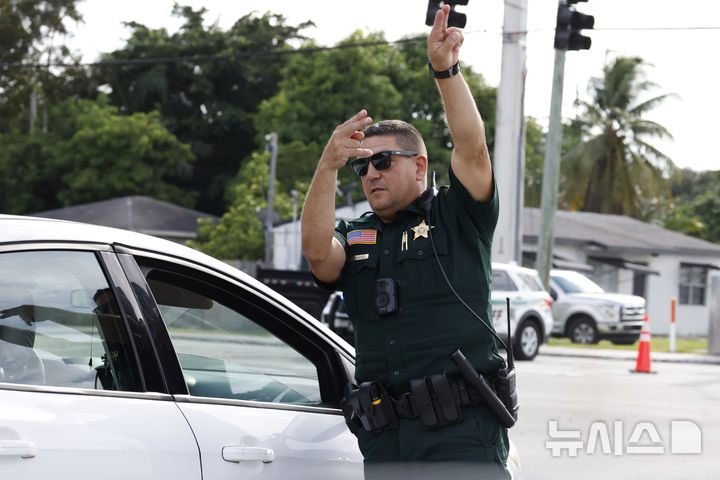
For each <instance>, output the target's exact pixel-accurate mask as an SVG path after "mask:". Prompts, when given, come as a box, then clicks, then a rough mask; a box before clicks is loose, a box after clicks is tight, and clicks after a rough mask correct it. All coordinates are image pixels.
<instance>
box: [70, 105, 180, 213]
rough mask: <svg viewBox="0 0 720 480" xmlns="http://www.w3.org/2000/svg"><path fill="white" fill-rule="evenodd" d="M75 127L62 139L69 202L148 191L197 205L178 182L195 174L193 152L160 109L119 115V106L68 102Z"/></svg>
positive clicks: (164, 198)
mask: <svg viewBox="0 0 720 480" xmlns="http://www.w3.org/2000/svg"><path fill="white" fill-rule="evenodd" d="M66 105H67V106H68V107H69V109H70V110H74V114H73V115H72V117H73V119H74V122H73V123H74V126H75V128H74V131H73V132H72V134H71V135H70V136H68V137H67V138H64V139H62V140H60V141H58V143H57V145H56V155H57V158H56V161H57V162H58V164H59V165H61V166H62V167H63V170H64V172H65V173H64V174H63V175H62V180H63V184H64V186H65V188H64V189H63V191H61V192H59V194H58V198H59V200H60V202H61V203H62V204H63V205H74V204H78V203H86V202H92V201H98V200H104V199H109V198H113V197H116V196H121V195H148V196H151V197H154V198H157V199H159V200H165V201H168V202H172V203H177V204H180V205H184V206H192V205H193V204H194V198H193V196H192V194H190V193H188V192H185V191H183V190H182V189H181V188H179V187H177V186H176V185H174V184H173V183H175V182H173V181H172V180H174V179H176V178H177V177H182V176H183V175H187V174H188V173H189V168H190V166H191V163H192V161H193V155H192V152H191V151H190V148H189V146H188V145H185V144H183V143H181V142H180V141H179V140H178V139H177V138H176V137H175V136H174V135H173V134H171V133H170V132H169V131H168V130H167V128H165V126H164V125H163V123H162V121H161V119H160V115H159V114H158V113H157V112H150V113H142V112H138V113H134V114H132V115H119V114H118V113H117V108H116V107H112V106H109V105H103V104H102V103H95V102H91V101H88V100H80V101H73V100H70V101H68V102H66Z"/></svg>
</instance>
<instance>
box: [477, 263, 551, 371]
mask: <svg viewBox="0 0 720 480" xmlns="http://www.w3.org/2000/svg"><path fill="white" fill-rule="evenodd" d="M491 296H492V310H493V325H494V327H495V331H496V332H497V334H498V336H500V337H501V338H502V339H503V340H505V341H507V338H508V327H507V325H508V324H507V312H508V309H507V299H508V298H509V299H510V328H511V331H512V344H513V354H514V355H515V357H516V358H517V359H519V360H532V359H533V358H535V356H536V355H537V354H538V351H539V349H540V345H541V344H542V343H545V342H546V341H547V339H548V338H549V336H550V332H551V331H552V328H553V314H552V304H553V300H552V298H551V297H550V294H549V293H548V292H547V291H546V290H545V288H544V287H543V284H542V282H541V281H540V276H539V275H538V272H537V270H533V269H531V268H526V267H521V266H519V265H516V264H511V263H495V262H493V264H492V293H491Z"/></svg>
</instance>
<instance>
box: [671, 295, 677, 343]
mask: <svg viewBox="0 0 720 480" xmlns="http://www.w3.org/2000/svg"><path fill="white" fill-rule="evenodd" d="M675 305H676V302H675V299H674V298H673V299H672V300H670V351H671V352H675V335H676V330H675V328H676V327H675Z"/></svg>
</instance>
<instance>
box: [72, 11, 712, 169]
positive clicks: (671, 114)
mask: <svg viewBox="0 0 720 480" xmlns="http://www.w3.org/2000/svg"><path fill="white" fill-rule="evenodd" d="M506 1H512V0H506ZM173 3H174V2H173V0H142V1H141V0H124V1H122V2H108V1H105V0H83V1H81V2H80V3H79V4H78V7H79V10H80V12H81V13H82V15H83V17H84V23H80V24H71V25H69V27H70V29H71V30H72V31H73V35H74V38H72V39H71V41H70V45H71V47H72V48H73V49H74V50H79V51H81V52H82V53H83V59H84V60H85V61H94V60H96V59H97V57H98V55H99V54H100V53H101V52H108V51H112V50H115V49H117V48H121V47H122V46H123V45H124V43H125V40H127V38H128V37H129V31H128V30H127V29H125V28H124V27H123V25H122V22H124V21H136V22H139V23H142V24H145V25H147V26H148V27H151V28H160V27H164V28H166V29H167V30H168V31H170V32H174V31H175V30H177V28H178V27H179V25H180V24H181V22H180V21H179V20H178V19H176V18H173V17H172V16H171V15H170V13H171V10H172V5H173ZM178 3H180V4H182V5H191V6H193V8H199V7H201V6H204V7H205V8H207V9H208V12H209V13H208V14H207V15H206V19H207V20H208V22H209V23H213V22H217V23H218V24H219V25H220V27H222V28H223V29H226V28H228V27H229V26H230V25H232V24H233V23H234V21H235V20H236V19H237V18H239V17H241V16H243V15H245V14H247V13H250V12H252V11H255V12H259V13H264V12H266V11H270V12H272V13H281V14H283V15H285V17H286V18H287V19H288V23H290V24H293V25H294V24H298V23H300V22H303V21H306V20H312V21H313V22H314V23H315V24H316V27H315V28H311V29H308V30H306V31H305V32H304V33H305V34H306V35H307V36H309V37H311V38H314V39H316V41H317V42H318V43H319V44H321V45H327V46H331V45H334V44H335V43H336V42H338V41H339V40H342V39H344V38H345V37H347V36H348V35H349V34H350V33H351V32H352V31H354V30H356V29H361V30H363V31H364V32H368V31H373V32H377V31H381V32H384V33H385V36H386V38H387V40H390V41H393V40H397V39H399V38H401V37H402V36H405V35H409V34H413V33H427V32H428V31H429V27H426V26H425V25H424V22H425V11H426V9H427V2H426V1H425V0H389V1H385V2H361V1H350V0H332V1H320V2H304V1H299V0H263V1H260V2H250V1H247V0H240V1H228V0H203V1H198V0H185V1H180V2H178ZM504 3H505V2H503V1H502V0H469V4H468V5H467V6H464V7H458V11H462V12H464V13H466V14H467V17H468V21H467V26H466V27H465V39H466V40H465V44H464V46H463V49H462V51H461V54H460V58H461V61H462V63H468V64H471V65H472V66H473V69H474V70H475V71H477V72H480V73H482V74H483V75H484V76H485V78H486V79H487V81H488V83H489V84H490V85H493V86H497V85H498V84H499V82H500V66H501V65H500V59H501V53H502V37H501V31H502V24H503V11H504ZM528 3H529V6H528V19H527V23H528V36H527V78H526V93H525V112H526V114H527V115H530V116H533V117H535V118H537V119H538V120H539V121H540V123H541V124H543V125H546V124H547V117H548V114H549V111H550V93H551V86H552V69H553V60H554V50H553V46H552V43H553V35H554V28H555V16H556V12H557V0H529V1H528ZM577 10H579V11H581V12H583V13H587V14H591V15H594V16H595V28H596V29H595V30H594V31H589V32H590V33H589V36H590V37H592V48H591V49H590V50H589V51H580V52H568V54H567V56H566V60H565V84H564V106H563V117H566V118H569V117H572V116H574V114H575V112H574V110H573V105H572V102H573V99H574V98H575V96H576V95H577V94H579V95H580V96H585V95H586V91H587V81H588V79H589V78H591V77H597V76H601V75H602V68H603V65H604V64H605V63H606V60H607V59H611V58H614V57H615V56H619V55H621V56H639V57H641V58H643V59H644V60H645V61H646V62H648V63H649V64H651V65H652V66H651V67H649V68H648V69H647V74H648V78H649V79H650V80H651V81H653V82H654V83H656V84H658V88H656V89H655V90H653V91H652V92H651V93H652V95H653V96H655V95H661V94H665V93H673V94H676V95H677V96H678V97H679V98H670V99H668V100H666V102H665V103H664V104H663V106H661V107H659V108H658V109H656V111H655V113H653V114H651V115H650V117H649V118H650V119H651V120H654V121H657V122H659V123H661V124H662V125H664V126H665V127H667V128H668V130H670V132H671V133H672V134H673V136H674V137H675V139H674V141H656V142H654V144H655V145H657V146H658V147H659V148H660V150H661V151H663V152H664V153H666V154H667V155H668V156H670V157H671V158H672V159H673V160H674V161H675V163H676V164H677V165H678V166H680V167H684V168H685V167H687V168H692V169H694V170H717V169H720V154H719V153H718V151H719V147H718V146H717V145H718V142H717V137H718V124H719V123H720V122H718V120H717V115H718V112H719V111H720V94H718V91H717V87H716V85H717V84H718V73H720V62H718V56H719V55H720V54H718V51H717V50H718V46H720V2H715V1H708V0H683V1H678V0H590V1H589V2H587V3H580V4H578V7H577ZM586 98H587V97H586ZM359 108H362V105H358V109H359ZM370 114H371V115H372V112H370Z"/></svg>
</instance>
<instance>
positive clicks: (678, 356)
mask: <svg viewBox="0 0 720 480" xmlns="http://www.w3.org/2000/svg"><path fill="white" fill-rule="evenodd" d="M539 354H540V355H548V356H554V357H576V358H597V359H602V360H625V361H633V362H634V361H635V360H636V359H637V352H633V351H631V350H607V349H599V348H598V349H591V348H573V347H553V346H549V345H543V346H541V347H540V353H539ZM650 359H651V361H653V362H660V363H697V364H705V365H720V355H708V354H698V353H669V352H654V353H653V352H651V353H650Z"/></svg>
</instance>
